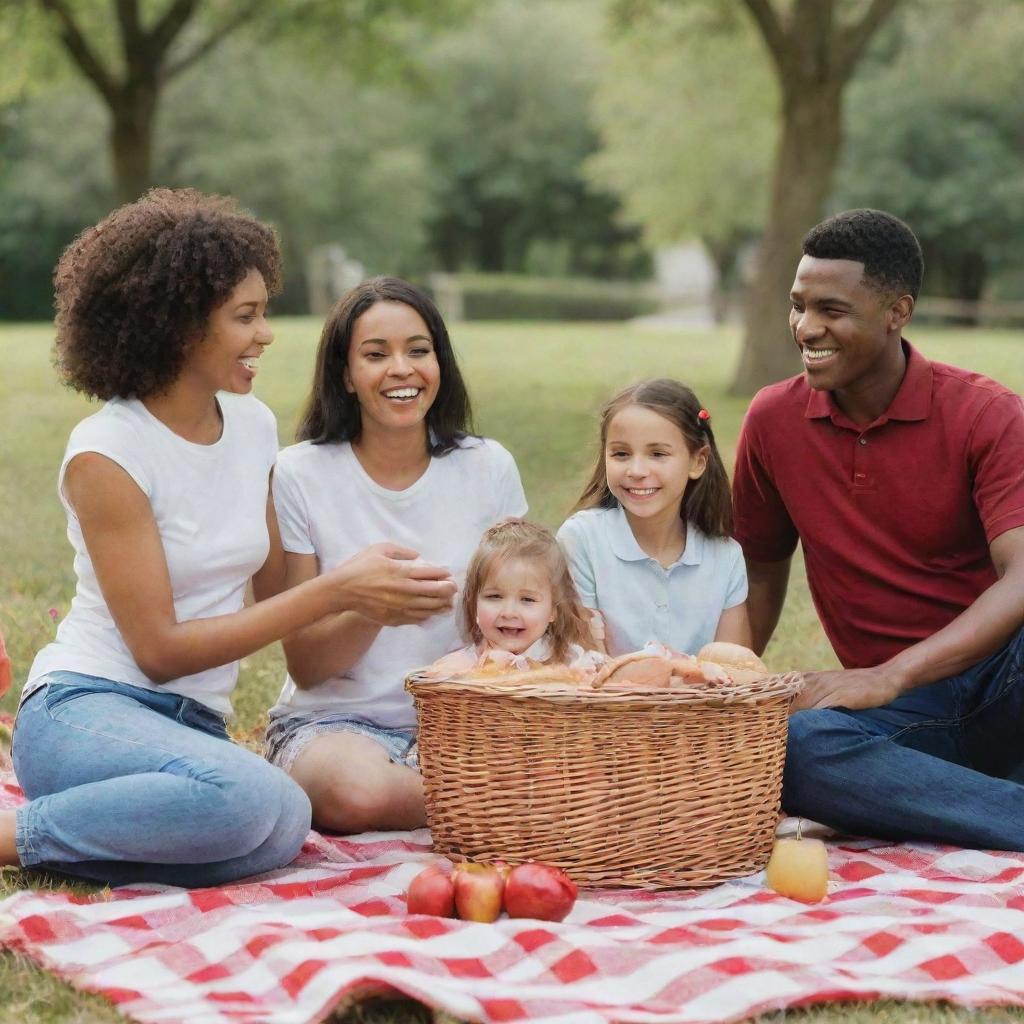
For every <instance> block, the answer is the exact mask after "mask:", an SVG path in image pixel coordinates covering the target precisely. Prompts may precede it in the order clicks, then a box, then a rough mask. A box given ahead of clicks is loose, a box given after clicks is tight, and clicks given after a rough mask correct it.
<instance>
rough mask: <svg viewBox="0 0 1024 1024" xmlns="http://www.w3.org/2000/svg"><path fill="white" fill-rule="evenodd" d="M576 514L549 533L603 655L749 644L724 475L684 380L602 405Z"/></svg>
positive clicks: (639, 387)
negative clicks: (595, 615)
mask: <svg viewBox="0 0 1024 1024" xmlns="http://www.w3.org/2000/svg"><path fill="white" fill-rule="evenodd" d="M574 512H575V514H574V515H572V516H571V517H570V518H569V519H568V520H566V522H565V523H563V525H562V528H561V529H560V530H559V531H558V540H559V542H560V543H561V544H562V547H563V548H564V550H565V553H566V556H567V557H568V560H569V567H570V570H571V572H572V577H573V580H574V582H575V584H576V589H577V590H578V592H579V595H580V597H581V598H582V600H583V603H584V605H586V606H587V607H588V608H592V609H596V610H597V611H599V612H600V613H601V616H602V617H603V619H604V628H605V632H606V637H605V644H606V649H607V653H609V654H611V655H616V656H617V655H620V654H625V653H627V652H629V651H637V650H639V649H641V648H642V647H644V645H645V644H647V643H648V642H650V641H656V642H659V643H661V644H664V645H666V646H667V647H669V648H671V649H672V650H674V651H679V652H685V653H688V654H696V653H697V651H699V650H700V648H702V647H703V646H704V645H705V644H707V643H709V642H710V641H712V640H721V641H728V642H732V643H737V644H742V645H744V646H747V647H749V646H750V642H751V637H750V625H749V622H748V619H747V610H746V598H747V576H746V567H745V565H744V561H743V555H742V553H741V551H740V547H739V545H738V544H737V543H736V541H734V540H733V539H732V538H731V537H730V532H731V529H732V508H731V503H730V498H729V480H728V477H727V476H726V472H725V466H724V465H723V464H722V458H721V456H720V455H719V453H718V448H717V446H716V445H715V436H714V433H713V432H712V429H711V417H710V414H709V413H708V412H707V410H706V409H704V408H703V406H702V405H701V403H700V402H699V401H698V400H697V397H696V395H694V393H693V392H692V391H691V390H690V389H689V388H688V387H685V386H684V385H683V384H680V383H679V382H678V381H675V380H668V379H660V380H647V381H641V382H640V383H639V384H634V385H632V386H631V387H628V388H626V389H625V390H624V391H621V392H619V394H617V395H616V396H615V397H614V398H613V399H612V400H611V401H610V402H609V403H608V405H607V406H606V407H605V409H604V411H603V413H602V416H601V451H600V453H599V455H598V459H597V465H596V466H595V467H594V472H593V475H592V476H591V478H590V481H589V483H588V484H587V486H586V488H585V489H584V491H583V494H582V496H581V497H580V500H579V502H578V503H577V505H576V508H575V510H574Z"/></svg>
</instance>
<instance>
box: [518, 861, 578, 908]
mask: <svg viewBox="0 0 1024 1024" xmlns="http://www.w3.org/2000/svg"><path fill="white" fill-rule="evenodd" d="M576 893H577V889H576V883H575V882H574V881H573V880H572V879H571V878H570V877H569V876H568V875H567V874H566V873H565V872H564V871H563V870H562V869H561V868H556V867H555V866H554V865H553V864H540V863H537V862H535V861H529V862H528V863H526V864H520V865H518V867H514V868H513V869H512V871H511V872H510V873H509V876H508V881H507V882H506V883H505V910H506V911H507V912H508V916H509V917H532V918H536V919H537V920H538V921H561V920H563V919H564V918H565V916H566V915H567V914H568V913H569V911H570V910H572V907H573V904H574V903H575V902H576Z"/></svg>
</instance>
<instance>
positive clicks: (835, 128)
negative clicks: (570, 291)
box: [732, 0, 900, 394]
mask: <svg viewBox="0 0 1024 1024" xmlns="http://www.w3.org/2000/svg"><path fill="white" fill-rule="evenodd" d="M740 2H742V3H743V5H744V6H745V7H746V9H747V11H748V12H749V13H750V16H751V18H752V19H753V21H754V24H755V25H756V27H757V30H758V32H759V33H760V35H761V38H762V41H763V42H764V45H765V47H766V49H767V50H768V54H769V56H770V57H771V62H772V67H773V69H774V71H775V74H776V77H777V79H778V83H779V92H780V94H781V100H782V123H781V126H780V131H779V140H778V145H777V149H776V153H775V164H774V170H773V173H772V185H771V193H770V199H769V205H768V219H767V221H766V223H765V227H764V234H763V235H762V237H761V243H760V245H759V247H758V257H757V265H756V270H755V274H754V279H753V281H752V282H751V285H750V289H749V291H748V293H747V309H746V324H745V329H744V336H743V349H742V352H741V355H740V362H739V366H738V368H737V370H736V374H735V376H734V378H733V383H732V391H733V393H734V394H750V393H751V392H753V391H755V390H757V388H759V387H762V386H763V385H765V384H768V383H771V382H772V381H775V380H779V379H781V378H782V377H785V376H787V375H789V374H790V373H792V372H793V370H794V365H795V356H794V355H793V346H792V341H791V339H790V337H789V333H788V331H787V329H786V315H787V314H786V310H787V308H788V306H789V301H788V295H789V289H790V285H791V284H792V281H793V270H794V268H795V266H796V263H797V260H798V257H799V255H800V242H801V239H802V238H803V235H804V234H805V232H806V231H807V230H808V228H810V227H812V226H813V225H814V224H815V222H816V221H818V220H819V219H820V217H821V214H822V211H823V209H824V205H825V200H826V198H827V197H828V194H829V192H830V191H831V189H832V185H833V174H834V172H835V168H836V165H837V163H838V160H839V153H840V149H841V146H842V124H843V109H842V101H843V93H844V91H845V89H846V86H847V85H848V84H849V82H850V79H851V78H852V77H853V73H854V71H855V70H856V68H857V65H858V64H859V63H860V61H861V59H862V58H863V57H864V55H865V53H866V51H867V48H868V44H869V43H870V42H871V39H872V37H873V36H874V35H875V33H876V32H877V31H878V29H879V28H880V27H881V25H882V24H883V23H884V22H885V20H886V19H887V18H888V17H889V16H890V15H891V14H892V12H893V11H894V10H895V9H896V7H897V6H898V5H899V3H900V0H863V2H858V0H791V2H790V3H788V4H787V3H784V0H740Z"/></svg>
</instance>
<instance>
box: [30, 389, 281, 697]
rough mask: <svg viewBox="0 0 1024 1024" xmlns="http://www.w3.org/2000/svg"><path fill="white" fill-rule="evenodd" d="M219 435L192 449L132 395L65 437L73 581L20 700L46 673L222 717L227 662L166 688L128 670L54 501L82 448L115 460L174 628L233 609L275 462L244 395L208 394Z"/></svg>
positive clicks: (263, 544) (233, 673)
mask: <svg viewBox="0 0 1024 1024" xmlns="http://www.w3.org/2000/svg"><path fill="white" fill-rule="evenodd" d="M217 400H218V402H219V403H220V408H221V413H222V416H223V419H224V429H223V432H222V434H221V436H220V439H219V440H218V441H217V442H216V443H215V444H210V445H202V444H193V443H192V442H191V441H186V440H185V439H184V438H183V437H180V436H179V435H177V434H175V433H174V432H173V431H172V430H170V429H169V428H168V427H167V426H166V425H165V424H163V423H162V422H161V421H160V420H158V419H157V418H156V417H155V416H153V415H152V414H151V413H150V412H149V411H148V410H147V409H146V407H145V405H143V404H142V402H140V401H139V400H138V399H112V400H111V401H109V402H107V404H106V405H105V406H104V407H103V408H102V409H100V411H99V412H97V413H94V414H93V415H92V416H89V417H88V418H87V419H84V420H82V422H81V423H79V424H78V426H77V427H75V429H74V430H73V431H72V432H71V437H70V439H69V440H68V446H67V449H66V450H65V452H64V460H63V462H62V463H61V466H60V475H59V479H58V493H59V494H60V499H61V503H62V504H63V505H64V508H65V511H66V512H67V517H68V540H70V541H71V546H72V548H74V551H75V574H76V576H77V577H78V583H77V586H76V590H75V597H74V600H73V601H72V603H71V610H70V612H68V615H67V617H66V618H65V619H64V621H63V622H61V624H60V628H59V629H58V630H57V639H56V640H55V641H54V642H53V643H51V644H48V645H47V646H46V647H44V648H43V649H42V650H41V651H40V652H39V654H37V655H36V659H35V661H34V662H33V663H32V668H31V669H30V670H29V680H28V683H27V684H26V686H25V690H24V692H23V694H22V700H24V699H25V698H26V697H27V696H28V695H29V694H30V693H32V692H33V691H34V690H36V689H38V687H39V685H40V683H41V682H42V677H43V676H45V675H46V674H47V673H48V672H56V671H65V672H81V673H83V674H84V675H91V676H99V677H101V678H103V679H110V680H113V681H114V682H118V683H130V684H131V685H133V686H139V687H142V688H143V689H145V690H157V691H159V692H169V693H176V694H179V695H181V696H183V697H191V698H193V699H194V700H197V701H200V702H201V703H203V704H205V705H207V706H208V707H210V708H212V709H213V710H214V711H217V712H219V713H220V714H224V715H226V714H228V713H229V712H230V711H231V702H230V700H229V699H228V698H229V696H230V694H231V691H232V690H233V689H234V687H235V681H236V679H237V677H238V663H237V662H228V663H227V664H225V665H220V666H218V667H216V668H210V669H206V670H205V671H203V672H197V673H195V674H194V675H190V676H183V677H182V678H180V679H174V680H171V681H170V682H167V683H159V684H158V683H154V682H153V681H152V680H150V679H149V678H148V677H147V676H146V675H145V674H144V673H143V671H142V669H140V668H139V666H138V665H137V664H136V662H135V659H134V658H133V657H132V653H131V651H130V650H129V649H128V646H127V644H125V642H124V638H123V637H122V636H121V633H120V631H119V630H118V628H117V626H116V625H115V624H114V620H113V619H112V618H111V615H110V610H109V609H108V608H107V604H106V601H104V599H103V595H102V593H101V592H100V588H99V584H98V582H97V580H96V574H95V571H94V570H93V564H92V560H91V559H90V558H89V552H88V551H87V550H86V547H85V541H84V540H83V538H82V530H81V527H80V525H79V522H78V517H77V516H76V515H75V513H74V510H73V509H72V508H71V506H70V505H69V504H68V502H67V499H66V498H65V496H64V472H65V470H66V469H67V465H68V463H69V462H70V461H71V460H72V459H73V458H74V457H75V456H76V455H80V454H82V453H83V452H99V453H100V454H101V455H105V456H106V457H107V458H108V459H111V460H112V461H114V462H116V463H117V464H118V465H119V466H120V467H121V468H122V469H124V470H125V472H127V473H128V475H129V476H130V477H131V478H132V479H133V480H134V481H135V483H137V484H138V485H139V487H140V488H141V489H142V492H143V493H144V494H145V495H146V497H147V498H148V499H149V503H150V505H151V506H152V509H153V516H154V518H155V519H156V525H157V529H158V530H159V531H160V540H161V542H162V543H163V549H164V556H165V558H166V559H167V568H168V571H169V573H170V579H171V589H172V592H173V595H174V612H175V616H176V617H177V620H178V621H179V622H184V621H186V620H189V619H204V618H211V617H213V616H215V615H226V614H229V613H232V612H237V611H239V610H240V609H241V607H242V604H243V602H244V599H245V588H246V584H247V583H248V581H249V578H250V577H251V576H252V574H253V573H254V572H256V571H257V570H258V569H259V568H260V567H261V566H262V565H263V563H264V562H265V561H266V558H267V553H268V551H269V550H270V537H269V535H268V533H267V493H268V490H269V484H270V471H271V469H272V467H273V465H274V459H275V457H276V455H277V424H276V422H275V420H274V414H273V413H272V412H271V411H270V410H269V409H268V408H267V407H266V406H265V405H264V404H263V403H262V402H260V401H258V400H257V399H256V398H253V397H252V396H249V395H233V394H219V395H218V396H217Z"/></svg>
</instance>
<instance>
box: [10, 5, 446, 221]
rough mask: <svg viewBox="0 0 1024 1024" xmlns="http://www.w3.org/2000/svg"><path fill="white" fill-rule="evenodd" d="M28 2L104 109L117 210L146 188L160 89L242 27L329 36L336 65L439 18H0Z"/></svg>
mask: <svg viewBox="0 0 1024 1024" xmlns="http://www.w3.org/2000/svg"><path fill="white" fill-rule="evenodd" d="M33 3H34V4H37V5H38V7H39V9H40V10H41V11H42V12H44V13H45V14H46V15H48V17H47V19H46V20H45V22H44V30H45V31H46V32H47V33H48V34H49V37H50V38H51V39H52V40H53V41H55V42H56V43H58V44H59V46H60V47H61V48H62V49H63V51H64V52H65V53H66V55H67V57H68V58H69V60H70V64H71V66H72V67H73V69H74V70H75V72H76V73H77V74H78V75H80V76H81V77H82V78H83V79H84V80H85V81H87V82H88V83H89V84H90V86H92V88H93V89H94V90H95V91H96V93H97V94H98V95H99V97H100V98H101V100H102V102H103V104H104V106H105V107H106V109H107V112H108V115H109V118H110V130H109V144H110V153H111V159H112V163H113V173H114V183H115V189H114V192H115V197H116V200H117V202H119V203H121V202H130V201H131V200H132V199H135V198H137V197H138V196H139V195H141V193H142V192H144V191H145V190H146V188H148V187H149V186H150V185H151V184H153V183H154V178H153V162H152V161H153V140H154V132H155V128H156V119H157V113H158V109H159V106H160V102H161V99H162V97H163V94H164V92H165V90H166V88H167V86H168V85H169V84H170V83H171V82H173V81H174V80H175V79H176V78H178V77H179V76H180V75H181V74H183V73H184V72H185V71H187V70H189V69H190V68H192V67H194V66H195V65H197V64H199V63H200V62H202V61H204V60H206V59H207V58H208V57H209V55H210V54H211V53H213V52H214V51H215V50H216V49H217V48H218V47H219V46H220V45H221V44H222V43H223V41H224V40H225V39H228V38H230V37H231V36H233V35H234V34H236V33H237V32H239V31H240V30H242V29H243V28H246V29H249V30H258V29H263V30H264V31H267V32H268V34H271V35H274V34H277V33H278V32H281V31H284V30H286V29H287V30H288V31H291V32H295V31H298V30H300V29H301V30H304V31H314V30H315V31H316V32H318V33H322V31H323V29H324V28H325V27H329V28H330V30H331V32H330V35H329V38H330V41H331V47H332V49H333V51H334V53H335V55H336V56H338V57H340V56H342V55H343V54H352V55H356V54H364V55H365V54H367V53H368V52H379V50H380V47H381V45H382V42H383V41H384V40H386V39H388V38H389V31H388V29H389V27H394V24H395V22H396V20H397V21H401V20H402V19H404V18H409V17H412V18H424V19H428V20H431V19H435V18H437V17H441V16H444V14H445V13H446V12H447V5H446V4H444V3H440V2H438V3H428V2H426V0H373V2H370V3H367V2H366V0H296V2H293V3H290V4H288V5H287V7H286V6H285V5H279V4H272V3H262V2H261V0H163V2H161V3H157V2H156V0H6V3H5V4H4V7H3V8H0V13H3V14H6V15H8V16H10V15H11V14H12V13H14V12H16V11H17V9H18V8H19V7H21V8H23V7H24V6H25V5H30V4H33ZM296 26H298V27H299V28H296ZM321 37H322V36H321ZM0 53H2V51H0Z"/></svg>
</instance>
